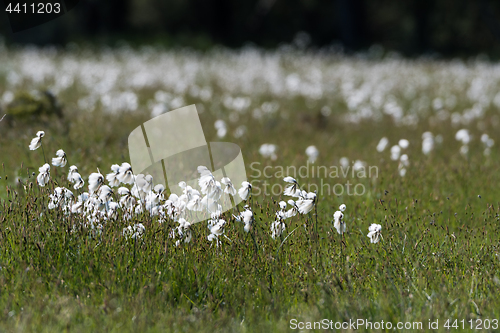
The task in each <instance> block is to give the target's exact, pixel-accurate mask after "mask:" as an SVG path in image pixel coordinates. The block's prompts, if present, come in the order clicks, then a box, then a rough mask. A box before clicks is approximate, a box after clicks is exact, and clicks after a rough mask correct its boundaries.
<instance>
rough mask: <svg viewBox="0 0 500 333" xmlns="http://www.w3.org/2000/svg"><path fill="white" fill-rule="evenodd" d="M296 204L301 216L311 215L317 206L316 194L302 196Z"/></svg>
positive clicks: (310, 193)
mask: <svg viewBox="0 0 500 333" xmlns="http://www.w3.org/2000/svg"><path fill="white" fill-rule="evenodd" d="M304 192H305V191H304ZM295 204H296V205H297V210H298V212H299V213H300V214H307V213H309V212H310V211H311V210H312V209H313V208H314V205H315V204H316V193H314V192H309V193H307V192H306V193H305V194H301V197H300V198H299V199H298V200H297V201H295Z"/></svg>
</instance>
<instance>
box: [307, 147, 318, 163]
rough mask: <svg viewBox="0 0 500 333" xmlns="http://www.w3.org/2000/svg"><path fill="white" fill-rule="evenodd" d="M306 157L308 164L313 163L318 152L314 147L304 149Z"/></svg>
mask: <svg viewBox="0 0 500 333" xmlns="http://www.w3.org/2000/svg"><path fill="white" fill-rule="evenodd" d="M306 155H307V158H308V160H309V162H311V163H314V162H316V160H317V159H318V156H319V150H318V148H316V146H309V147H307V148H306Z"/></svg>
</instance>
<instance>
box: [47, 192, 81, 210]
mask: <svg viewBox="0 0 500 333" xmlns="http://www.w3.org/2000/svg"><path fill="white" fill-rule="evenodd" d="M49 199H50V201H49V204H48V206H47V208H48V209H54V208H56V207H61V208H62V209H63V212H64V213H66V214H67V213H69V212H70V211H71V207H72V206H73V203H74V200H75V196H74V195H73V192H71V191H70V190H68V189H67V188H64V187H56V188H55V189H54V193H53V194H49Z"/></svg>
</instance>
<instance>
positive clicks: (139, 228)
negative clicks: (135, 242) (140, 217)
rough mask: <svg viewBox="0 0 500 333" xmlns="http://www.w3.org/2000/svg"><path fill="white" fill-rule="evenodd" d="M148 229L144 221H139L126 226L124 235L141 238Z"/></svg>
mask: <svg viewBox="0 0 500 333" xmlns="http://www.w3.org/2000/svg"><path fill="white" fill-rule="evenodd" d="M145 231H146V228H145V227H144V225H143V224H142V223H137V224H134V226H130V225H129V226H128V227H126V228H123V232H122V233H123V236H125V238H127V239H128V238H132V239H139V238H141V237H142V236H143V235H144V232H145Z"/></svg>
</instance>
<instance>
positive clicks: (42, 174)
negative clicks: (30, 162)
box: [36, 163, 50, 186]
mask: <svg viewBox="0 0 500 333" xmlns="http://www.w3.org/2000/svg"><path fill="white" fill-rule="evenodd" d="M38 172H39V174H38V176H37V177H36V181H37V182H38V185H40V186H45V185H46V184H47V183H48V182H49V180H50V165H49V164H48V163H45V164H44V165H42V166H41V167H40V168H38Z"/></svg>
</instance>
